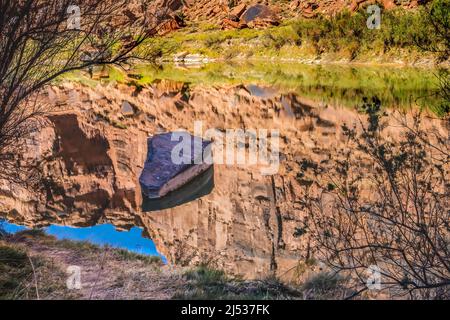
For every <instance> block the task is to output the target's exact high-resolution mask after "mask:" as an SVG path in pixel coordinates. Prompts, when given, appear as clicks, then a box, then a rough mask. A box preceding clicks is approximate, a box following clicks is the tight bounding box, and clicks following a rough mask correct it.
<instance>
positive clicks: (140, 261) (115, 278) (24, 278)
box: [0, 223, 345, 300]
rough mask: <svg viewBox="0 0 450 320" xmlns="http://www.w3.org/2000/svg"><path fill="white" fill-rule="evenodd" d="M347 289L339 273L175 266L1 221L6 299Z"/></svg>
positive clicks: (309, 295) (262, 295)
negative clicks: (256, 273)
mask: <svg viewBox="0 0 450 320" xmlns="http://www.w3.org/2000/svg"><path fill="white" fill-rule="evenodd" d="M70 266H72V267H73V266H78V267H80V271H81V274H80V281H81V285H82V287H81V289H76V290H74V289H69V288H68V287H67V280H68V279H69V277H70V276H71V275H73V274H72V273H71V271H70V269H68V268H69V267H70ZM344 291H345V290H344ZM341 292H343V289H342V288H340V281H338V280H337V278H335V277H328V276H324V275H322V274H319V275H317V276H315V277H311V278H310V279H308V280H307V281H306V282H305V283H304V284H303V285H298V284H295V285H290V284H286V283H283V282H282V281H280V280H279V279H277V278H276V277H273V276H269V277H266V278H264V279H261V280H244V279H241V278H239V277H233V276H230V275H227V274H226V273H225V272H224V271H222V270H220V269H219V268H217V266H212V265H211V264H206V263H203V264H200V265H198V266H191V267H185V268H181V267H169V266H165V265H164V264H163V263H162V261H161V258H159V257H155V256H146V255H141V254H137V253H133V252H129V251H127V250H124V249H117V248H112V247H108V246H98V245H95V244H92V243H89V242H86V241H72V240H57V239H55V238H54V237H53V236H50V235H47V234H46V233H45V232H44V231H42V230H39V229H32V230H26V231H21V232H18V233H16V234H8V233H7V232H5V231H4V230H2V228H1V223H0V300H4V299H7V300H9V299H58V300H59V299H161V298H163V299H178V300H184V299H233V300H241V299H246V300H248V299H250V300H260V299H283V300H284V299H333V298H341V297H342V295H341ZM338 293H339V294H338Z"/></svg>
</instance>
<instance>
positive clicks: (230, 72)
mask: <svg viewBox="0 0 450 320" xmlns="http://www.w3.org/2000/svg"><path fill="white" fill-rule="evenodd" d="M110 74H111V76H110V78H109V79H106V80H105V81H118V82H123V83H129V82H130V80H129V79H127V76H126V74H124V73H123V72H122V73H121V71H120V70H118V69H111V73H110ZM131 74H132V75H133V77H135V76H134V75H135V74H138V75H139V77H138V79H133V82H134V83H135V84H136V85H139V86H146V85H149V84H151V83H153V82H155V81H156V80H159V79H168V80H173V81H178V82H185V83H191V84H193V85H207V86H208V85H239V84H257V85H261V86H275V87H276V88H278V89H279V90H280V91H281V92H282V93H286V92H293V93H297V94H299V95H301V96H304V97H310V98H312V99H315V100H319V101H323V102H325V103H329V104H336V105H343V106H348V107H356V106H357V103H358V102H359V101H361V98H362V97H363V96H373V95H377V96H379V97H380V99H381V100H382V103H383V104H384V105H386V106H389V107H402V108H404V107H409V106H411V105H415V104H416V99H418V98H419V97H424V96H427V99H426V105H425V102H424V100H423V99H420V100H417V103H418V104H420V105H421V106H422V105H423V106H424V107H426V108H429V109H431V110H433V111H434V112H437V111H438V107H437V106H438V97H436V95H435V94H436V92H437V88H438V83H437V80H436V78H435V76H434V75H433V71H427V70H420V69H414V68H390V69H386V68H381V67H348V66H336V65H326V66H317V65H304V64H298V63H243V64H237V63H209V64H206V65H203V66H201V67H199V68H190V69H186V68H180V67H177V66H176V65H174V64H165V65H163V66H159V67H155V66H152V65H140V66H136V67H135V68H134V69H133V70H132V71H131ZM69 79H70V80H77V81H82V82H83V83H85V84H88V85H89V84H91V83H92V85H96V84H97V83H98V82H95V81H93V80H91V79H88V78H85V77H84V76H83V74H81V73H78V74H75V75H74V74H72V75H71V76H70V78H69ZM85 79H86V80H85Z"/></svg>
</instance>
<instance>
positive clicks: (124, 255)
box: [114, 249, 163, 265]
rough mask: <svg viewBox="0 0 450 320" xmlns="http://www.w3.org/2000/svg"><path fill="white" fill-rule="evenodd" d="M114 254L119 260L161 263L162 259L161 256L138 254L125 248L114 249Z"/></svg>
mask: <svg viewBox="0 0 450 320" xmlns="http://www.w3.org/2000/svg"><path fill="white" fill-rule="evenodd" d="M114 254H115V255H116V256H117V257H118V258H119V259H121V260H126V261H129V260H131V261H142V262H144V263H146V264H157V265H162V263H163V261H162V259H161V257H158V256H147V255H143V254H138V253H135V252H131V251H128V250H125V249H114Z"/></svg>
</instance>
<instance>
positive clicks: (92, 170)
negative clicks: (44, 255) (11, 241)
mask: <svg viewBox="0 0 450 320" xmlns="http://www.w3.org/2000/svg"><path fill="white" fill-rule="evenodd" d="M186 90H189V95H183V94H181V92H183V91H186ZM262 92H267V90H266V88H264V87H259V90H255V88H254V87H253V88H251V90H250V89H249V88H248V87H246V86H242V85H240V86H214V87H210V86H195V87H192V86H191V87H189V88H188V89H187V88H186V84H184V83H174V82H170V81H160V82H158V83H155V84H153V85H151V86H147V87H145V88H143V89H142V90H140V91H139V92H138V93H136V90H135V88H133V87H130V86H126V85H120V84H119V85H98V86H97V87H96V88H90V87H84V86H81V85H78V84H64V85H61V86H59V87H52V88H50V89H49V93H48V95H47V96H46V97H43V98H45V99H46V100H47V101H48V102H50V103H52V104H54V105H57V106H59V108H60V109H56V110H55V112H54V113H53V114H52V116H51V117H50V118H49V120H50V121H49V125H48V126H47V127H45V128H43V129H42V130H41V131H40V132H39V133H37V134H36V136H34V137H33V138H32V139H31V140H30V141H29V144H30V148H29V154H24V155H22V156H23V157H24V159H22V160H23V161H25V159H28V158H32V157H34V158H38V159H39V170H40V172H41V174H42V182H41V183H40V187H39V188H36V189H32V190H30V189H26V188H25V187H22V186H17V185H12V184H11V183H9V182H7V181H0V214H1V216H3V217H6V218H7V219H8V220H10V221H12V222H15V223H18V224H23V225H27V226H30V227H42V226H47V225H49V224H60V225H71V226H79V227H82V226H90V225H94V224H98V223H104V222H109V223H112V224H113V225H115V226H116V227H117V228H118V229H129V228H131V227H132V226H139V227H142V228H144V235H146V236H149V237H151V238H152V239H153V240H154V242H155V244H156V246H157V248H158V251H159V252H161V253H162V254H163V255H164V256H166V257H167V259H168V261H169V262H170V263H176V264H180V265H187V264H195V263H199V262H202V261H203V262H204V261H214V262H215V263H216V264H217V265H218V267H220V268H223V269H225V270H226V271H228V272H230V273H234V274H240V275H242V276H244V277H246V278H259V277H263V276H266V275H268V274H270V273H277V274H278V275H283V276H284V277H287V276H288V275H289V274H290V273H289V272H288V271H289V270H296V269H295V266H296V265H297V264H298V262H299V261H302V260H305V259H306V258H307V257H308V240H307V239H304V238H298V237H296V236H295V233H296V228H297V227H298V226H299V225H300V223H301V220H302V219H303V217H304V216H305V214H306V213H305V212H304V211H303V210H302V207H301V200H302V196H303V191H302V188H301V186H302V185H307V184H309V183H311V178H310V177H308V176H302V177H300V176H298V175H297V173H298V172H299V171H300V168H301V167H302V166H304V165H305V164H307V163H308V161H309V160H314V161H321V162H322V163H327V161H329V159H330V158H332V157H334V156H335V155H336V154H337V150H339V149H341V148H342V147H343V146H344V145H345V142H346V138H345V136H344V135H343V134H342V129H341V125H342V124H343V123H344V122H346V123H347V124H348V125H349V126H351V125H352V124H354V123H355V124H357V123H359V118H360V117H359V115H358V114H357V113H356V112H354V111H352V110H350V109H348V108H345V107H343V106H338V105H327V106H324V105H322V104H321V103H320V102H319V101H314V100H311V99H307V98H304V97H301V96H298V95H296V94H293V93H291V92H289V91H287V92H283V91H277V90H271V91H270V94H261V93H262ZM124 100H126V101H128V102H129V103H130V104H132V105H134V106H136V108H137V110H136V112H135V113H134V115H133V116H130V117H123V115H122V114H121V112H120V110H121V106H122V103H123V101H124ZM180 106H181V107H180ZM194 120H201V121H203V126H204V129H205V130H206V129H207V128H217V130H219V131H221V132H223V131H224V130H226V129H227V128H246V129H250V128H255V129H257V128H265V129H268V130H270V129H279V130H280V152H281V164H280V169H279V172H278V174H276V175H273V176H264V175H262V174H261V172H260V170H259V169H260V168H259V167H258V166H257V165H254V166H238V165H218V166H216V165H215V166H214V189H213V190H212V192H211V193H209V194H207V195H205V196H203V197H201V198H198V199H196V200H194V201H191V202H188V203H185V204H183V205H180V206H177V207H175V208H169V209H164V210H160V211H157V212H143V211H142V209H141V204H142V203H143V199H142V196H141V190H140V186H139V174H140V173H141V171H142V169H143V167H142V164H143V163H144V161H145V159H146V153H147V150H146V147H145V146H146V141H147V137H149V136H153V135H155V134H158V133H159V132H168V131H175V130H178V129H179V128H186V129H187V130H188V131H191V132H192V130H193V121H194ZM424 125H426V126H428V128H429V129H430V130H432V129H433V128H435V129H437V130H441V131H442V132H443V133H444V132H446V131H445V130H446V129H445V128H443V127H442V126H441V125H440V124H439V122H438V121H437V120H433V119H424ZM389 130H394V131H393V132H392V136H393V137H395V136H398V132H395V130H396V129H395V127H390V129H389ZM291 272H292V271H291Z"/></svg>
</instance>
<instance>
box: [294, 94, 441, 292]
mask: <svg viewBox="0 0 450 320" xmlns="http://www.w3.org/2000/svg"><path fill="white" fill-rule="evenodd" d="M364 110H365V112H366V113H367V118H368V122H367V123H368V124H367V125H364V124H363V123H362V122H361V129H357V128H356V127H353V128H349V127H347V126H346V125H344V126H343V131H344V134H345V136H346V137H347V141H348V142H347V145H346V148H343V149H342V150H341V151H340V153H339V155H337V156H336V157H335V158H334V159H333V161H332V163H331V165H329V166H324V165H320V164H316V165H314V166H310V169H309V170H312V172H310V174H311V173H312V175H313V176H314V177H315V178H316V179H315V185H314V186H313V187H308V188H306V190H305V193H306V196H305V200H304V203H303V205H304V207H305V208H306V209H307V211H308V212H309V215H308V217H307V218H306V220H305V222H304V223H305V225H304V226H302V228H301V229H302V230H305V231H306V234H307V235H309V236H310V240H311V242H312V244H313V247H314V248H315V255H316V257H317V258H318V259H320V260H322V261H325V262H326V263H327V264H328V266H329V267H330V268H332V269H333V270H335V271H336V272H338V273H344V274H347V275H349V276H350V278H351V280H352V281H351V282H352V283H353V284H354V285H355V286H356V288H357V289H356V290H355V295H357V294H360V293H362V292H364V291H366V290H367V289H368V286H367V285H366V282H367V279H368V277H369V274H368V271H369V270H371V268H372V270H374V268H373V266H376V269H379V271H380V275H381V278H380V280H381V289H382V290H384V291H385V292H387V293H389V294H391V295H405V294H409V296H410V298H449V297H450V296H449V294H450V291H449V289H450V209H449V208H450V201H449V193H450V181H449V177H450V172H449V169H450V162H449V161H450V150H449V147H450V143H449V142H450V139H449V136H448V134H447V135H442V134H441V133H439V132H437V131H432V130H430V129H429V128H427V130H424V129H423V128H422V127H421V122H420V119H421V117H420V115H415V116H414V117H413V119H408V118H407V116H406V115H401V116H400V115H399V116H398V117H396V118H397V121H398V123H397V124H398V125H399V126H400V127H401V128H403V130H402V133H401V136H400V137H395V138H393V137H390V136H389V135H387V134H385V133H384V129H385V126H386V124H385V123H383V115H384V114H383V113H382V111H381V109H380V101H379V100H378V99H377V98H374V99H372V100H371V101H369V100H366V101H365V104H364ZM393 115H394V113H393V114H391V115H390V117H391V121H392V117H393ZM443 121H446V120H443ZM303 236H306V235H303Z"/></svg>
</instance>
